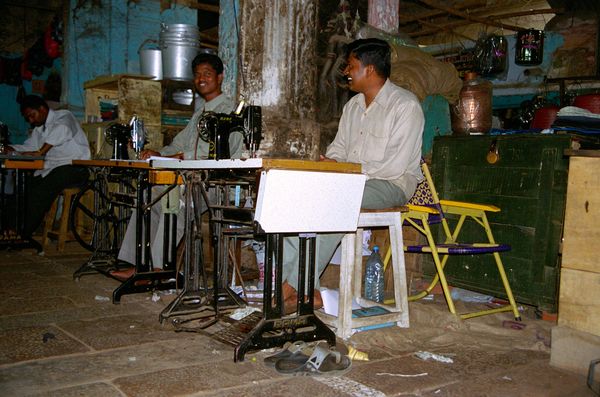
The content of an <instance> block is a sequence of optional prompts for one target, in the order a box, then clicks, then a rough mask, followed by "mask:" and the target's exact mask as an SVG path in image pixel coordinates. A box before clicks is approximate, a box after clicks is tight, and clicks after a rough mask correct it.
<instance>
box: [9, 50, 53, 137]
mask: <svg viewBox="0 0 600 397" xmlns="http://www.w3.org/2000/svg"><path fill="white" fill-rule="evenodd" d="M15 57H18V56H15ZM53 71H56V72H58V73H59V74H60V73H62V59H61V58H56V59H55V60H54V62H53V64H52V67H50V68H45V69H44V71H43V73H42V74H41V75H39V76H33V79H34V80H43V81H46V79H47V78H48V75H49V74H50V73H51V72H53ZM23 88H24V90H25V93H26V94H31V91H32V89H31V81H27V80H24V81H23ZM17 91H18V87H16V86H12V85H7V84H0V121H2V122H3V123H4V124H6V125H7V126H8V130H9V132H10V141H11V142H12V143H16V144H18V143H23V141H25V139H26V138H27V134H28V131H29V124H27V123H26V122H25V119H24V118H23V116H21V111H20V110H19V104H18V103H17V101H16V99H17Z"/></svg>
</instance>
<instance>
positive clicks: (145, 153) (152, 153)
mask: <svg viewBox="0 0 600 397" xmlns="http://www.w3.org/2000/svg"><path fill="white" fill-rule="evenodd" d="M152 156H156V157H171V158H174V159H179V160H183V153H177V154H174V155H171V156H163V155H162V154H160V152H157V151H156V150H151V149H146V150H142V152H141V153H140V159H142V160H148V159H149V158H150V157H152Z"/></svg>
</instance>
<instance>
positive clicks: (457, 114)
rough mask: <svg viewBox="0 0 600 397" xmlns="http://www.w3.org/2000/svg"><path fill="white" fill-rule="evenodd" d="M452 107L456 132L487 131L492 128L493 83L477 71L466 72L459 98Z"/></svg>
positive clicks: (462, 133)
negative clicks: (478, 74) (480, 75)
mask: <svg viewBox="0 0 600 397" xmlns="http://www.w3.org/2000/svg"><path fill="white" fill-rule="evenodd" d="M451 109H452V112H451V113H452V131H453V133H454V134H456V135H465V134H470V133H487V132H488V131H489V130H490V128H492V83H490V82H489V81H487V80H484V79H481V78H479V77H477V73H473V72H469V73H466V74H465V80H464V83H463V88H462V89H461V91H460V95H459V100H458V102H457V104H456V105H454V106H451Z"/></svg>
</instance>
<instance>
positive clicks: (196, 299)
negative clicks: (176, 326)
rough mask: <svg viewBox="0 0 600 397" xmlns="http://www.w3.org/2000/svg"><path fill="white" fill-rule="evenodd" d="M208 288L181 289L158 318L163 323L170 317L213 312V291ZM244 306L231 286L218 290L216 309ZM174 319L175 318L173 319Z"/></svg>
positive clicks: (244, 303)
mask: <svg viewBox="0 0 600 397" xmlns="http://www.w3.org/2000/svg"><path fill="white" fill-rule="evenodd" d="M212 291H213V289H212V288H209V290H208V292H204V291H203V290H198V291H186V290H184V291H182V292H181V293H180V294H179V295H178V296H177V298H175V300H173V302H171V303H170V304H169V306H167V307H166V308H165V309H164V310H163V311H162V312H161V313H160V315H159V317H158V320H159V321H160V322H161V323H163V322H164V321H165V320H167V319H168V318H170V317H175V316H187V315H191V314H194V313H202V312H205V311H207V310H209V311H210V312H211V313H213V314H212V315H213V316H216V314H215V312H216V311H215V304H214V302H213V301H214V293H213V292H212ZM244 306H246V302H244V300H243V299H242V298H240V297H239V296H238V295H237V294H236V293H235V292H233V290H231V288H229V287H226V288H222V289H220V290H219V297H218V309H219V311H221V310H226V311H227V310H230V309H236V308H238V307H244ZM173 321H175V320H173Z"/></svg>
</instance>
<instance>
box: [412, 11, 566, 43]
mask: <svg viewBox="0 0 600 397" xmlns="http://www.w3.org/2000/svg"><path fill="white" fill-rule="evenodd" d="M564 11H565V10H564V9H563V8H546V9H543V10H529V11H519V12H511V13H508V14H496V15H489V16H487V17H486V18H487V19H491V20H496V19H506V18H516V17H521V16H528V15H539V14H562V13H563V12H564ZM419 22H420V23H422V24H423V25H426V24H425V23H424V21H419ZM470 23H472V22H471V21H468V20H464V19H463V20H460V21H454V22H450V23H447V24H445V25H439V24H432V23H429V24H428V25H427V26H430V27H431V29H424V30H420V31H418V32H412V33H409V34H408V35H409V36H410V37H420V36H428V35H430V34H434V33H436V32H438V31H439V30H441V29H443V28H456V27H459V26H465V25H468V24H470Z"/></svg>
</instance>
